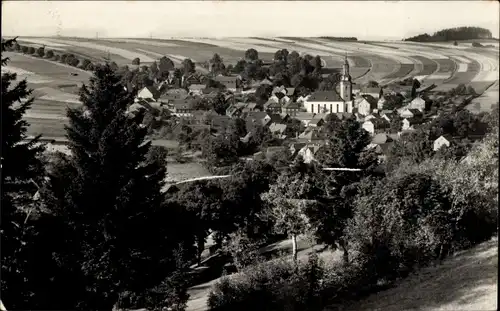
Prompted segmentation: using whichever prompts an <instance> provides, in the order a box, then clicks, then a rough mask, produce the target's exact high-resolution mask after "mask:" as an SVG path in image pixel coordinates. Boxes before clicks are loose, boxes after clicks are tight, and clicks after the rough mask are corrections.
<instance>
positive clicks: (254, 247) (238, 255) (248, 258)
mask: <svg viewBox="0 0 500 311" xmlns="http://www.w3.org/2000/svg"><path fill="white" fill-rule="evenodd" d="M261 244H262V243H259V242H256V241H251V240H250V239H249V238H248V237H247V236H246V235H245V234H243V233H241V232H236V233H232V234H231V235H230V236H229V240H228V241H227V242H226V243H225V245H224V250H225V251H226V252H227V253H229V254H230V255H231V257H232V258H233V263H234V265H235V267H236V269H238V271H242V270H243V269H244V268H246V267H248V266H250V265H254V264H257V263H259V262H262V259H263V257H262V256H261V255H260V254H259V248H260V246H261Z"/></svg>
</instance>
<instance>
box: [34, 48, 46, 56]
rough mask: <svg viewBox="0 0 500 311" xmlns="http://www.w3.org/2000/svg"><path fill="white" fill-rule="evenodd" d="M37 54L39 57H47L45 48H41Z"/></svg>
mask: <svg viewBox="0 0 500 311" xmlns="http://www.w3.org/2000/svg"><path fill="white" fill-rule="evenodd" d="M36 54H37V55H38V56H39V57H44V56H45V48H44V47H39V48H38V49H37V50H36Z"/></svg>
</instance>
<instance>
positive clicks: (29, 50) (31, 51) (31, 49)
mask: <svg viewBox="0 0 500 311" xmlns="http://www.w3.org/2000/svg"><path fill="white" fill-rule="evenodd" d="M35 52H36V51H35V48H34V47H32V46H30V47H29V48H28V54H30V55H33V54H35Z"/></svg>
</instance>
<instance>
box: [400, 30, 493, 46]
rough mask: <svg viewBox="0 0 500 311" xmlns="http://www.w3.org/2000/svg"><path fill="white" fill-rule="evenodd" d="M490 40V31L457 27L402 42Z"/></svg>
mask: <svg viewBox="0 0 500 311" xmlns="http://www.w3.org/2000/svg"><path fill="white" fill-rule="evenodd" d="M475 39H492V34H491V31H489V30H488V29H485V28H481V27H458V28H448V29H443V30H439V31H437V32H435V33H434V34H432V35H429V34H427V33H424V34H420V35H417V36H414V37H410V38H406V39H404V40H403V41H414V42H442V41H454V40H475Z"/></svg>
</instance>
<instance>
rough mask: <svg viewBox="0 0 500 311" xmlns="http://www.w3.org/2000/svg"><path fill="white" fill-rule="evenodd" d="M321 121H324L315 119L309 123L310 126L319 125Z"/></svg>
mask: <svg viewBox="0 0 500 311" xmlns="http://www.w3.org/2000/svg"><path fill="white" fill-rule="evenodd" d="M321 121H323V118H318V119H316V118H314V119H312V120H311V121H310V122H309V124H313V125H314V124H316V125H318V124H319V123H320V122H321Z"/></svg>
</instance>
